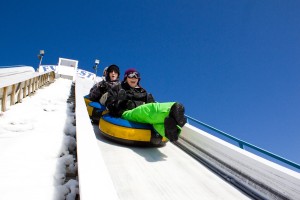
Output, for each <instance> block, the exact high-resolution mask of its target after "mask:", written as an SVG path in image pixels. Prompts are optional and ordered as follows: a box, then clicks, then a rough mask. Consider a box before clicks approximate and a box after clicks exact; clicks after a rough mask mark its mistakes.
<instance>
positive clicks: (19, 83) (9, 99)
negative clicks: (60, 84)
mask: <svg viewBox="0 0 300 200" xmlns="http://www.w3.org/2000/svg"><path fill="white" fill-rule="evenodd" d="M54 79H55V73H54V72H53V71H52V72H45V73H33V74H32V75H28V76H26V77H20V78H16V79H13V80H9V81H5V83H3V82H1V80H0V102H1V103H0V111H2V112H5V111H6V110H7V108H8V106H12V105H14V104H16V103H21V102H22V99H23V98H25V97H27V96H30V95H31V94H32V93H34V92H35V91H36V90H38V89H39V88H41V87H42V86H44V85H46V84H49V83H51V82H53V81H54Z"/></svg>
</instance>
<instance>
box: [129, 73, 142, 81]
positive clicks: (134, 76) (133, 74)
mask: <svg viewBox="0 0 300 200" xmlns="http://www.w3.org/2000/svg"><path fill="white" fill-rule="evenodd" d="M127 77H128V78H137V79H139V78H140V73H138V72H130V73H129V74H128V75H127Z"/></svg>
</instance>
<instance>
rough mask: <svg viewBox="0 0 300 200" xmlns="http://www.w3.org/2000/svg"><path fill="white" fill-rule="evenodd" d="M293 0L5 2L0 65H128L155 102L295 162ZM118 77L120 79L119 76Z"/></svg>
mask: <svg viewBox="0 0 300 200" xmlns="http://www.w3.org/2000/svg"><path fill="white" fill-rule="evenodd" d="M299 9H300V1H296V0H294V1H293V0H291V1H279V0H266V1H250V0H249V1H246V0H231V1H222V0H219V1H208V0H207V1H200V0H199V1H198V0H191V1H184V0H180V1H179V0H173V1H171V0H144V1H138V0H128V1H121V0H118V1H100V0H94V1H91V0H90V1H78V0H72V1H70V0H66V1H55V0H53V1H35V0H28V1H24V2H22V1H16V0H11V1H2V2H1V3H0V22H1V23H0V24H1V28H0V30H1V32H0V36H1V37H0V44H1V48H0V50H1V53H0V65H1V66H5V65H18V64H25V65H30V66H34V67H37V65H38V62H39V61H38V59H37V54H38V53H39V50H40V49H44V50H45V56H44V59H43V64H57V62H58V58H59V57H63V58H70V59H76V60H78V61H79V66H80V68H82V69H85V70H88V71H93V69H92V66H93V64H94V61H95V59H100V60H101V63H100V65H99V68H100V71H102V69H103V68H104V67H105V66H107V65H109V64H113V63H114V64H117V65H118V66H119V67H120V68H121V71H122V74H123V72H124V71H125V70H126V69H127V68H129V67H135V68H137V69H138V70H139V71H140V72H141V76H142V81H141V84H142V86H143V87H145V88H146V89H147V90H148V91H149V92H151V93H153V95H154V97H155V99H156V100H157V101H160V102H166V101H179V102H182V103H183V104H184V105H185V107H186V114H188V115H189V116H192V117H194V118H196V119H198V120H200V121H202V122H205V123H207V124H209V125H211V126H213V127H216V128H218V129H220V130H223V131H225V132H227V133H229V134H231V135H233V136H235V137H237V138H240V139H242V140H245V141H247V142H250V143H252V144H254V145H256V146H259V147H261V148H264V149H266V150H268V151H271V152H273V153H275V154H278V155H280V156H283V157H285V158H287V159H289V160H292V161H294V162H297V163H300V156H299V151H300V146H299V141H300V133H299V132H300V109H299V102H300V93H299V91H300V84H299V80H300V54H299V53H300V26H299V24H300V12H299ZM122 76H123V75H122Z"/></svg>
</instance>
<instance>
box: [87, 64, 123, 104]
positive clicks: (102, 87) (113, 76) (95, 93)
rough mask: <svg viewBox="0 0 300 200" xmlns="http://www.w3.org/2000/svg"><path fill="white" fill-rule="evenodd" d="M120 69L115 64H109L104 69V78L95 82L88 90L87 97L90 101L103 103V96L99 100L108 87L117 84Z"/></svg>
mask: <svg viewBox="0 0 300 200" xmlns="http://www.w3.org/2000/svg"><path fill="white" fill-rule="evenodd" d="M119 77H120V69H119V67H118V66H117V65H110V66H109V67H107V69H106V76H105V79H103V80H102V81H100V82H99V83H96V84H95V85H94V86H93V87H92V88H91V90H90V93H89V99H90V100H91V101H96V102H100V103H101V104H103V105H104V103H105V98H104V100H103V101H100V99H101V97H102V96H103V95H104V94H105V93H106V92H107V91H108V89H109V88H111V87H113V86H115V85H119V84H120V81H119Z"/></svg>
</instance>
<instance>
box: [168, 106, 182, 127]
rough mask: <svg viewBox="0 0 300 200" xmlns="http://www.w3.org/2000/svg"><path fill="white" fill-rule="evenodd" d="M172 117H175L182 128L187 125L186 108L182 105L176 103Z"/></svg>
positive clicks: (172, 109) (172, 110) (171, 111)
mask: <svg viewBox="0 0 300 200" xmlns="http://www.w3.org/2000/svg"><path fill="white" fill-rule="evenodd" d="M170 116H171V117H173V118H174V119H175V120H176V122H177V124H178V125H179V126H180V127H183V126H184V125H185V123H186V117H185V116H184V106H183V105H182V104H180V103H175V104H174V105H173V106H172V107H171V110H170Z"/></svg>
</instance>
